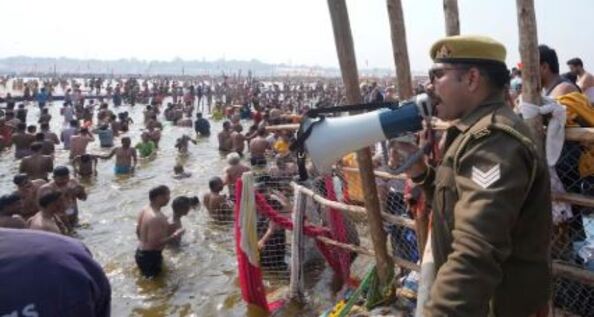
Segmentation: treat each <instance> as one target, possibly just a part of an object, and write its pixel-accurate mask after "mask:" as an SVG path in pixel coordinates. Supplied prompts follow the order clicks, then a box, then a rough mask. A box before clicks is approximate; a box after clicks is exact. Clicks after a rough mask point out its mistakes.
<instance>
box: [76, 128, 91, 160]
mask: <svg viewBox="0 0 594 317" xmlns="http://www.w3.org/2000/svg"><path fill="white" fill-rule="evenodd" d="M93 141H95V138H94V137H93V135H92V134H91V133H89V129H87V128H81V129H80V130H79V132H78V133H77V134H75V135H73V136H72V137H71V138H70V159H71V160H72V159H74V158H75V157H77V156H79V155H83V154H86V153H87V145H89V142H93Z"/></svg>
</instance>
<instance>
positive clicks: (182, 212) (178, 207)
mask: <svg viewBox="0 0 594 317" xmlns="http://www.w3.org/2000/svg"><path fill="white" fill-rule="evenodd" d="M199 205H200V200H199V199H198V197H196V196H194V197H187V196H178V197H175V199H174V200H173V202H172V203H171V209H173V221H172V222H171V223H170V224H169V231H168V232H169V235H171V234H173V233H175V232H176V231H178V230H183V227H182V222H181V218H182V217H184V216H187V215H188V212H190V209H192V208H196V207H198V206H199ZM180 242H181V236H179V237H177V238H176V239H174V240H172V241H170V244H172V245H174V246H178V245H179V244H180Z"/></svg>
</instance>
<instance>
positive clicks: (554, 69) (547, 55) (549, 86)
mask: <svg viewBox="0 0 594 317" xmlns="http://www.w3.org/2000/svg"><path fill="white" fill-rule="evenodd" d="M538 51H539V56H540V82H541V86H542V90H543V94H544V95H545V96H549V97H551V98H556V97H559V96H562V95H565V94H569V93H572V92H576V91H578V87H577V86H576V85H575V84H573V83H572V82H570V81H569V80H564V79H563V78H562V77H561V75H559V60H558V58H557V52H555V50H554V49H552V48H550V47H548V46H546V45H539V46H538Z"/></svg>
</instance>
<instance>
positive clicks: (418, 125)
mask: <svg viewBox="0 0 594 317" xmlns="http://www.w3.org/2000/svg"><path fill="white" fill-rule="evenodd" d="M431 113H432V104H431V100H430V98H429V96H428V95H427V94H421V95H418V96H415V97H414V98H413V99H412V100H410V101H407V102H403V103H402V104H401V105H399V107H398V108H396V109H393V110H389V109H381V110H376V111H371V112H367V113H364V114H359V115H353V116H348V117H338V118H325V119H321V120H315V119H312V118H306V119H305V120H304V121H303V123H302V127H301V130H302V131H305V130H308V129H310V128H311V132H310V133H309V136H308V137H307V139H305V142H304V147H305V150H306V151H307V153H308V154H309V156H310V158H311V160H312V163H313V164H314V166H315V167H316V168H317V170H318V171H319V172H321V173H326V172H329V171H331V168H332V164H334V163H335V162H336V161H338V160H339V159H340V158H341V157H343V156H344V155H345V154H348V153H350V152H353V151H356V150H359V149H361V148H364V147H366V146H370V145H372V144H375V143H377V142H379V141H382V140H387V139H391V138H394V137H397V136H399V135H400V134H402V133H404V132H417V131H420V130H421V129H422V128H423V120H424V118H426V117H428V116H430V115H431Z"/></svg>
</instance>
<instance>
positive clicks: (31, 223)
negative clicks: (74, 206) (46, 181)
mask: <svg viewBox="0 0 594 317" xmlns="http://www.w3.org/2000/svg"><path fill="white" fill-rule="evenodd" d="M62 195H63V194H62V192H61V191H59V190H50V191H47V192H45V193H43V194H42V195H41V196H40V197H39V200H38V203H39V208H40V209H41V210H39V212H37V213H36V214H35V216H33V217H31V218H29V220H27V227H28V228H29V229H32V230H42V231H48V232H53V233H56V234H64V235H65V234H67V233H68V230H67V229H66V225H65V224H64V223H63V222H62V220H61V219H60V217H59V216H60V215H62V214H63V213H64V211H65V210H66V207H65V205H64V199H63V197H62Z"/></svg>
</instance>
